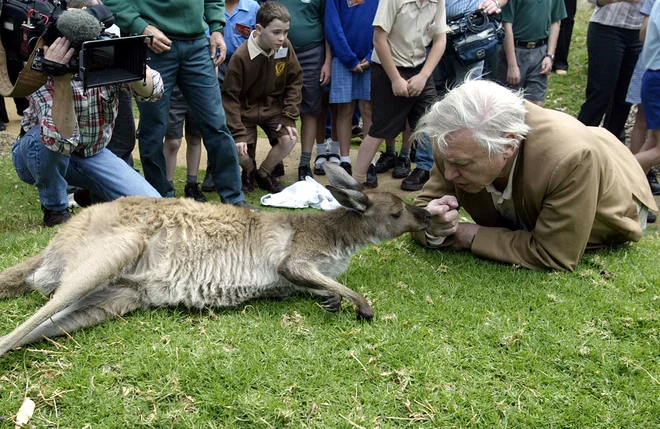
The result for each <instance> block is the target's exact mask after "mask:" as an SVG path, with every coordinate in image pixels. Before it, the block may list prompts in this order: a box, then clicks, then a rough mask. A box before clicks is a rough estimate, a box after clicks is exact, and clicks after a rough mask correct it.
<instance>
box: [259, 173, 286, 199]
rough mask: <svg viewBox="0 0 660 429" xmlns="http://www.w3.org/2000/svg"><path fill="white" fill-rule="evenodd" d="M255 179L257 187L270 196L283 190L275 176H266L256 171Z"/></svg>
mask: <svg viewBox="0 0 660 429" xmlns="http://www.w3.org/2000/svg"><path fill="white" fill-rule="evenodd" d="M255 178H256V180H257V185H259V187H260V188H261V189H263V190H264V191H268V192H270V193H271V194H277V193H278V192H282V191H283V190H284V186H283V185H282V184H281V183H280V182H278V181H277V179H276V178H275V176H273V175H272V174H268V173H266V172H265V171H263V170H261V169H259V170H257V174H256V175H255Z"/></svg>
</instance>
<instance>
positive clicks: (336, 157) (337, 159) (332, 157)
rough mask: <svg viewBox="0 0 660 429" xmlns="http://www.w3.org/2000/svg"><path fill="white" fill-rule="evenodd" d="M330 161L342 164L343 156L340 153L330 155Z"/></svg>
mask: <svg viewBox="0 0 660 429" xmlns="http://www.w3.org/2000/svg"><path fill="white" fill-rule="evenodd" d="M328 161H329V162H332V163H334V164H341V156H339V154H338V153H329V154H328Z"/></svg>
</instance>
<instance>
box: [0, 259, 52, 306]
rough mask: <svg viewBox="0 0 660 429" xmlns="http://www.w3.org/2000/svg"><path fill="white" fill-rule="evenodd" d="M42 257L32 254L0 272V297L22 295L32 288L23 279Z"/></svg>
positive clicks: (31, 271)
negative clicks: (25, 259) (30, 256)
mask: <svg viewBox="0 0 660 429" xmlns="http://www.w3.org/2000/svg"><path fill="white" fill-rule="evenodd" d="M42 259H43V257H42V256H41V255H37V256H33V257H32V258H30V259H28V260H27V261H24V262H21V263H20V264H16V265H14V266H13V267H9V268H7V269H6V270H4V271H3V272H1V273H0V299H4V298H11V297H14V296H19V295H23V294H25V293H28V292H30V291H31V290H32V288H31V287H30V285H28V284H27V283H26V281H25V279H26V278H27V277H28V276H29V275H30V274H31V273H33V272H34V271H35V270H36V269H37V267H38V266H39V264H41V261H42Z"/></svg>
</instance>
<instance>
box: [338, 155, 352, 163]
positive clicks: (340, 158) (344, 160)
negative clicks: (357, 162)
mask: <svg viewBox="0 0 660 429" xmlns="http://www.w3.org/2000/svg"><path fill="white" fill-rule="evenodd" d="M339 160H340V162H348V163H349V164H350V163H351V157H350V156H342V157H339Z"/></svg>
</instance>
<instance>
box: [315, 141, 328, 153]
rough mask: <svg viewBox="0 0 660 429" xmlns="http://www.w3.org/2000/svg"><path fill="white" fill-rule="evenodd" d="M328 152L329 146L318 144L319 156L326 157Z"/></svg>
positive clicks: (317, 151)
mask: <svg viewBox="0 0 660 429" xmlns="http://www.w3.org/2000/svg"><path fill="white" fill-rule="evenodd" d="M327 152H328V144H327V143H325V142H323V143H316V154H317V155H325V154H326V153H327Z"/></svg>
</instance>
